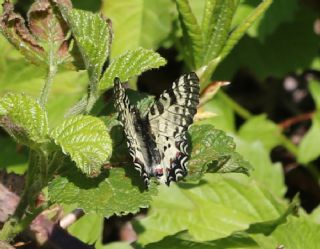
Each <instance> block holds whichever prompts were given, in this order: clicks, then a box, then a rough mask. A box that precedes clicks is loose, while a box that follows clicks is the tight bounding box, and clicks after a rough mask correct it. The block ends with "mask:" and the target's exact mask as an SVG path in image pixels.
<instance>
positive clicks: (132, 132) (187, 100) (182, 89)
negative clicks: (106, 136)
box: [114, 72, 200, 186]
mask: <svg viewBox="0 0 320 249" xmlns="http://www.w3.org/2000/svg"><path fill="white" fill-rule="evenodd" d="M199 90H200V87H199V79H198V77H197V75H196V74H195V73H193V72H192V73H188V74H185V75H183V76H181V77H180V78H179V79H177V80H176V81H175V82H174V83H173V86H172V88H171V89H169V90H167V91H164V92H163V93H162V94H161V96H160V97H159V98H158V99H157V100H156V101H155V102H154V103H153V104H152V105H151V107H150V109H149V110H148V112H147V113H146V114H145V115H141V114H140V112H139V110H138V108H137V107H136V106H133V105H131V104H130V102H129V99H128V97H127V95H126V93H125V89H124V88H123V86H122V85H121V82H120V80H119V78H115V80H114V97H115V108H116V110H117V112H118V113H119V117H118V119H119V121H120V123H121V124H122V126H123V127H124V132H125V134H126V137H127V145H128V148H129V152H130V155H131V157H132V159H133V163H134V167H135V169H137V170H138V171H140V175H141V176H142V177H143V180H144V182H145V184H146V185H147V186H148V185H149V183H150V176H155V177H157V179H158V181H159V182H161V183H165V184H167V185H169V184H170V182H171V181H178V180H179V179H180V178H182V177H184V176H185V175H186V174H187V167H186V166H187V161H188V153H187V147H188V141H187V137H186V133H187V130H188V127H189V126H190V124H191V123H192V122H193V116H194V115H195V114H196V112H197V105H198V104H199Z"/></svg>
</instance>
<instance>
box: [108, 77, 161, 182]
mask: <svg viewBox="0 0 320 249" xmlns="http://www.w3.org/2000/svg"><path fill="white" fill-rule="evenodd" d="M114 100H115V108H116V110H117V112H118V113H119V117H118V119H119V121H120V123H121V125H122V126H123V128H124V132H125V134H126V137H127V146H128V148H129V154H130V156H131V157H132V159H133V163H134V167H135V169H136V170H138V171H139V172H140V175H141V176H142V177H143V179H144V182H145V184H146V185H149V181H150V179H149V178H150V177H149V175H150V172H149V171H150V168H149V165H152V163H153V162H152V161H153V158H154V157H157V155H150V152H149V148H150V147H155V146H156V144H155V142H154V141H152V140H150V138H149V137H148V133H147V131H148V130H149V128H148V127H149V125H148V124H147V123H146V122H145V120H143V119H142V118H141V116H140V113H139V110H138V109H137V108H136V107H135V106H133V105H130V102H129V99H128V96H127V95H126V93H125V89H124V88H123V86H122V84H121V82H120V80H119V78H115V80H114ZM158 161H160V158H159V159H158Z"/></svg>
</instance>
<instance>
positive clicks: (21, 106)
mask: <svg viewBox="0 0 320 249" xmlns="http://www.w3.org/2000/svg"><path fill="white" fill-rule="evenodd" d="M0 125H1V126H2V127H3V128H4V129H5V130H6V131H7V132H8V134H10V136H12V137H13V138H14V139H15V140H16V141H17V142H18V143H21V144H24V145H27V146H29V147H32V148H37V147H38V146H39V145H40V144H41V143H44V142H46V141H47V139H48V137H47V134H48V118H47V114H46V112H45V111H44V110H43V109H42V108H41V106H40V105H39V103H38V102H37V101H35V100H34V99H33V98H31V97H30V96H27V95H24V94H6V95H5V96H4V97H2V98H0Z"/></svg>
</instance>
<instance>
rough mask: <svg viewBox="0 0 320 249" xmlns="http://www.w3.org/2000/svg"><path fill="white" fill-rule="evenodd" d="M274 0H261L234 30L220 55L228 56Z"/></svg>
mask: <svg viewBox="0 0 320 249" xmlns="http://www.w3.org/2000/svg"><path fill="white" fill-rule="evenodd" d="M271 3H272V0H265V1H263V2H261V3H260V4H259V5H258V6H257V7H256V8H255V9H254V10H253V11H252V12H251V13H250V14H249V15H248V16H247V17H246V18H245V19H242V22H241V23H240V24H239V25H238V26H237V27H236V28H235V29H234V30H233V31H232V33H231V34H230V36H229V38H228V40H227V42H226V44H225V46H224V48H223V50H222V51H221V54H220V57H221V59H223V58H224V57H226V56H227V55H228V54H229V53H230V51H231V50H232V49H233V47H234V46H235V45H236V44H237V43H238V41H239V40H240V39H241V38H242V37H243V36H244V34H245V32H246V31H247V30H248V29H249V28H250V27H251V25H252V24H253V23H254V22H255V21H257V19H258V18H259V17H261V15H262V14H263V13H264V12H265V11H266V10H267V9H268V8H269V6H270V4H271Z"/></svg>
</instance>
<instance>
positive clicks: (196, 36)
mask: <svg viewBox="0 0 320 249" xmlns="http://www.w3.org/2000/svg"><path fill="white" fill-rule="evenodd" d="M176 4H177V9H178V13H179V19H180V23H181V27H182V31H183V39H184V41H185V44H186V45H185V46H186V47H185V48H184V50H185V51H186V56H187V58H186V61H187V62H188V61H189V62H190V64H191V65H190V66H191V69H196V68H198V67H200V66H201V64H202V55H203V39H202V38H203V37H202V32H201V28H200V26H199V25H198V22H197V19H196V17H195V16H194V15H193V13H192V10H191V8H190V5H189V2H188V0H177V1H176Z"/></svg>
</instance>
